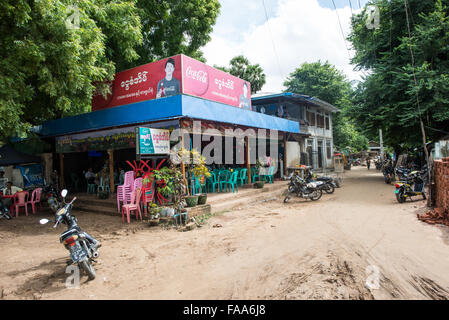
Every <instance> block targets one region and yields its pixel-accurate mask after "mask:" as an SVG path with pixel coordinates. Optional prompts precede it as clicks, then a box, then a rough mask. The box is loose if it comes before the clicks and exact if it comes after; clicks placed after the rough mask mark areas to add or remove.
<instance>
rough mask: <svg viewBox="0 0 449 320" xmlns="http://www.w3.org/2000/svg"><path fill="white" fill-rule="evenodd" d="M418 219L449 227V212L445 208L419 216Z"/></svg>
mask: <svg viewBox="0 0 449 320" xmlns="http://www.w3.org/2000/svg"><path fill="white" fill-rule="evenodd" d="M417 216H418V219H419V220H421V221H423V222H427V223H430V224H444V225H446V226H448V227H449V211H448V210H446V209H444V208H435V209H434V210H433V211H432V210H431V211H428V212H426V213H425V214H417Z"/></svg>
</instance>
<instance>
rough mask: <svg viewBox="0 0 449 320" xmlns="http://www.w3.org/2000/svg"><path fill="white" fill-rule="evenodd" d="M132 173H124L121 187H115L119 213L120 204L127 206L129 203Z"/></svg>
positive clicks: (132, 179)
mask: <svg viewBox="0 0 449 320" xmlns="http://www.w3.org/2000/svg"><path fill="white" fill-rule="evenodd" d="M133 184H134V171H128V172H126V173H125V181H124V182H123V185H121V186H118V187H117V209H118V212H120V211H121V210H120V202H122V203H123V204H127V203H129V202H130V201H131V192H132V191H133Z"/></svg>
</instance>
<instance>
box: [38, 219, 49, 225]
mask: <svg viewBox="0 0 449 320" xmlns="http://www.w3.org/2000/svg"><path fill="white" fill-rule="evenodd" d="M49 222H50V220H48V219H41V220H39V223H40V224H47V223H49Z"/></svg>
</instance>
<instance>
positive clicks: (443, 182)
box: [434, 157, 449, 211]
mask: <svg viewBox="0 0 449 320" xmlns="http://www.w3.org/2000/svg"><path fill="white" fill-rule="evenodd" d="M434 176H435V189H436V194H435V206H436V207H437V208H441V209H444V210H445V211H449V157H447V158H443V159H442V160H436V161H435V162H434Z"/></svg>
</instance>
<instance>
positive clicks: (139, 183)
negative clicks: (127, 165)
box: [133, 178, 143, 190]
mask: <svg viewBox="0 0 449 320" xmlns="http://www.w3.org/2000/svg"><path fill="white" fill-rule="evenodd" d="M142 181H143V178H137V179H136V180H134V183H133V190H136V189H137V188H139V189H142V184H143V182H142Z"/></svg>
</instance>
